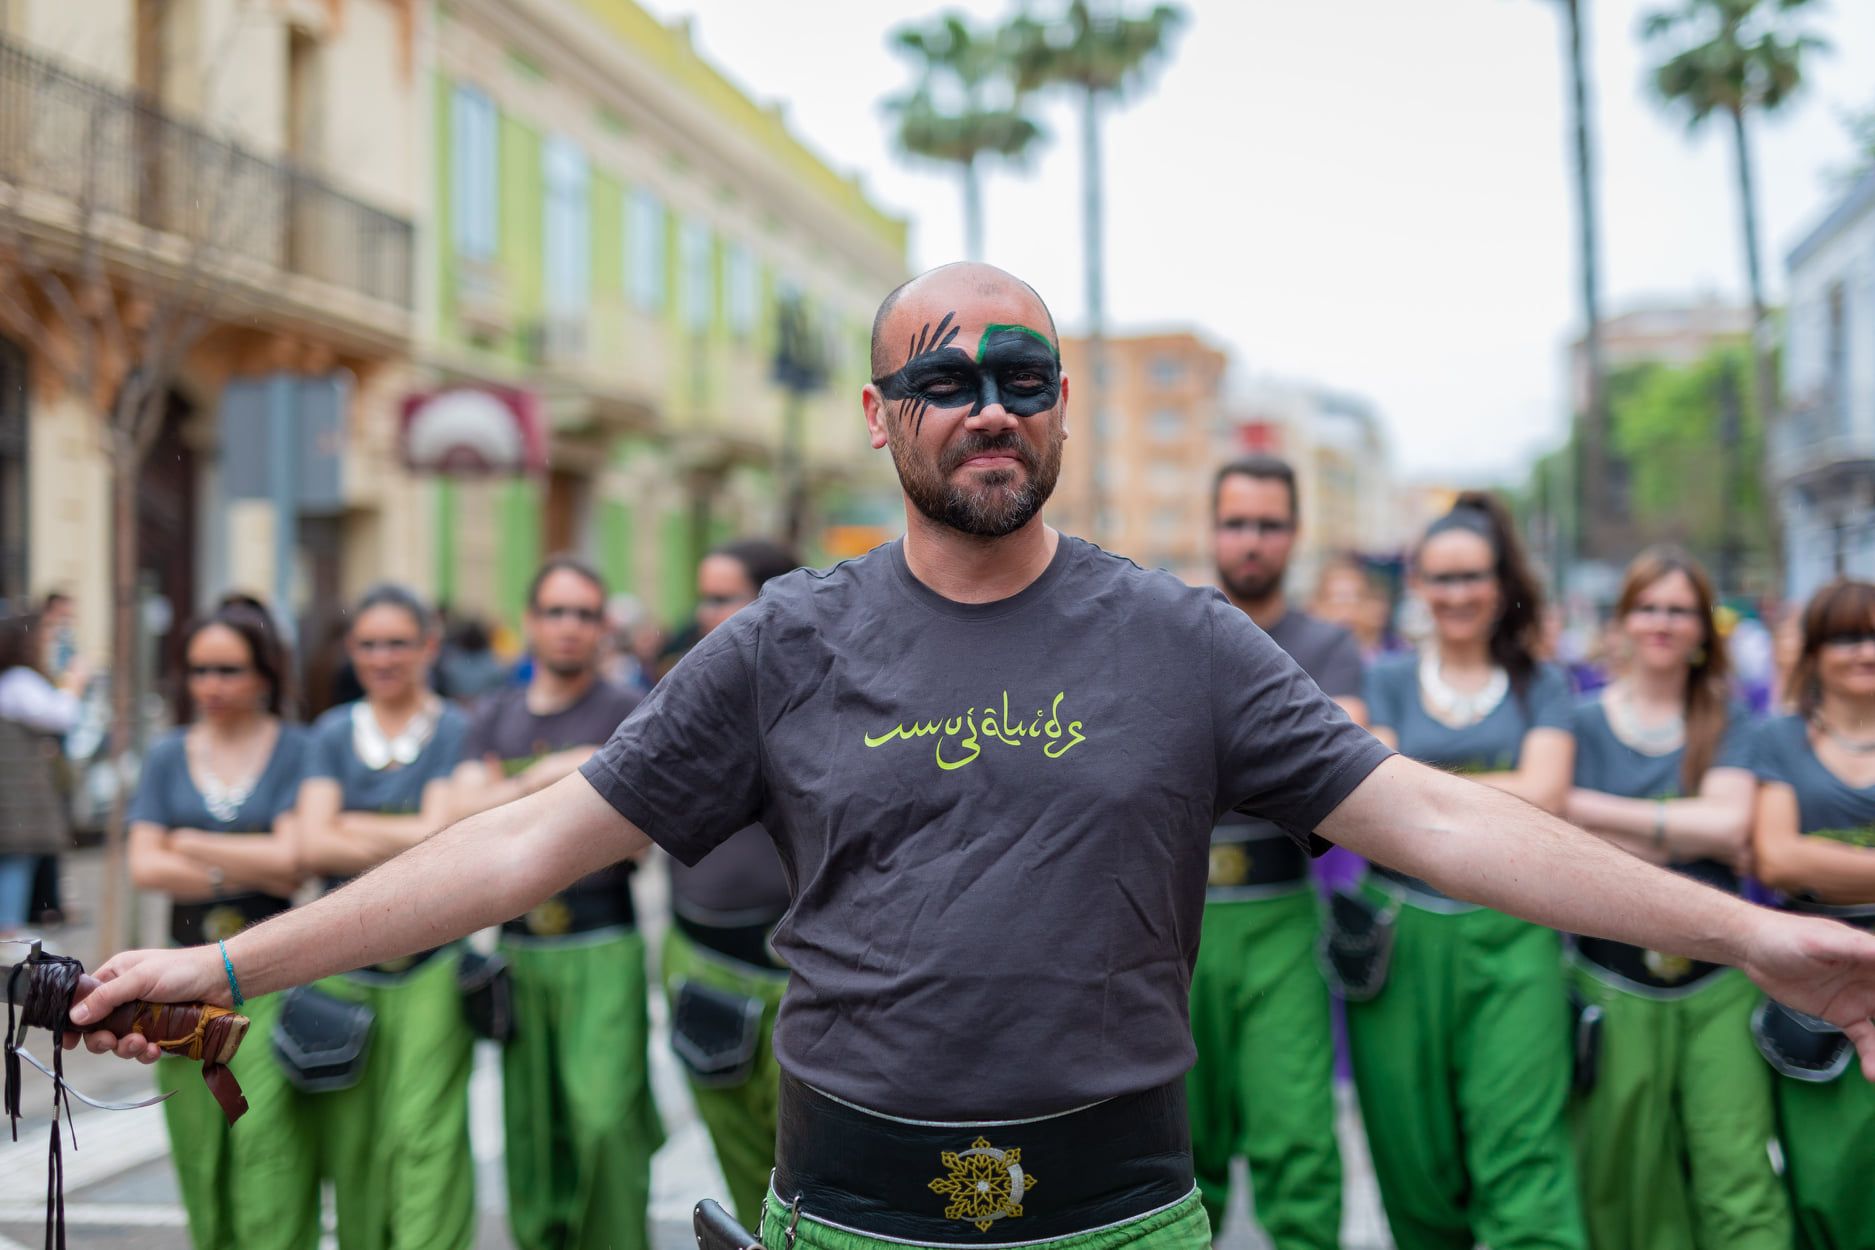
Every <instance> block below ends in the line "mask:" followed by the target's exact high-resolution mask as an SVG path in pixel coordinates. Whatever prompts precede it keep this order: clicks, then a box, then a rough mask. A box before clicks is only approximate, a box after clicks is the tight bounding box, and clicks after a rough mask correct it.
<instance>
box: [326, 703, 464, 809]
mask: <svg viewBox="0 0 1875 1250" xmlns="http://www.w3.org/2000/svg"><path fill="white" fill-rule="evenodd" d="M468 727H469V718H468V717H467V716H465V715H463V712H462V709H461V708H458V707H457V706H456V705H455V704H453V703H445V704H443V710H442V712H441V714H439V715H438V717H437V719H436V731H435V732H434V733H432V734H431V735H430V740H429V741H428V742H426V743H424V744H423V750H422V751H420V752H419V753H418V754H417V758H416V760H415V761H414V762H413V763H411V764H408V765H405V766H404V767H402V768H382V769H377V770H375V771H374V770H372V769H369V768H366V767H365V766H364V763H363V762H362V761H361V760H359V758H358V755H357V753H356V752H354V751H353V750H352V705H351V704H349V703H341V704H339V706H337V707H335V708H330V709H328V710H327V711H326V712H325V714H324V715H322V716H321V717H320V718H319V719H318V720H316V721H314V722H313V726H312V732H311V737H312V740H311V742H309V743H308V744H307V748H306V771H305V775H304V777H302V778H301V780H303V781H309V780H311V779H312V778H314V777H329V778H331V779H332V780H334V781H336V782H338V783H339V791H340V794H341V798H340V800H339V807H340V810H342V811H347V812H380V813H383V814H384V815H387V816H403V815H411V814H413V813H415V812H418V811H420V810H422V807H423V787H424V786H426V785H428V784H429V783H430V782H432V781H434V780H436V779H437V778H439V777H447V776H449V774H450V773H451V772H452V771H453V770H454V769H455V767H456V763H457V761H459V760H460V759H461V758H462V741H463V737H464V735H465V733H466V732H467V730H468Z"/></svg>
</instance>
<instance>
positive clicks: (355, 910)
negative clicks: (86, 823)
mask: <svg viewBox="0 0 1875 1250" xmlns="http://www.w3.org/2000/svg"><path fill="white" fill-rule="evenodd" d="M648 841H649V839H647V838H646V836H645V835H644V833H643V832H642V831H641V830H639V828H638V827H637V826H636V825H633V824H632V823H631V822H630V821H628V820H626V819H625V818H624V817H623V816H621V815H619V813H618V811H617V810H616V809H614V808H613V806H612V805H611V804H610V803H608V802H606V801H605V799H603V798H601V797H600V795H599V792H598V791H596V790H594V789H593V787H592V784H591V783H590V782H588V781H587V780H586V779H585V778H584V777H581V776H571V777H567V778H565V779H564V780H562V781H560V782H558V783H556V784H554V785H553V786H550V787H548V788H547V789H545V790H543V791H541V792H540V793H538V794H533V795H529V796H528V797H527V798H524V799H521V800H518V801H516V802H514V803H510V804H508V805H507V806H505V807H497V808H493V809H491V810H489V811H486V812H482V813H480V814H479V815H476V816H471V817H469V818H468V819H467V820H463V821H461V822H459V823H457V824H454V825H451V826H450V827H449V828H447V829H445V830H443V831H442V832H440V833H438V834H436V835H435V836H434V837H431V838H429V839H428V840H426V841H424V842H422V843H419V844H418V845H416V846H414V847H412V848H411V849H410V850H408V851H405V852H404V853H403V854H401V855H399V856H397V857H396V858H395V859H391V860H388V861H386V862H385V863H384V864H382V865H380V866H379V867H377V868H375V869H373V870H372V871H370V872H368V873H366V874H365V875H364V876H362V877H360V878H358V879H357V880H356V881H354V882H352V883H351V884H349V885H347V886H345V887H344V888H343V889H341V890H338V891H336V892H334V893H332V894H329V895H327V896H326V897H324V898H321V899H318V900H317V901H315V902H312V903H308V904H307V905H306V906H304V907H297V908H294V909H293V910H292V911H289V912H285V913H282V914H281V915H279V916H276V917H274V918H272V919H270V920H267V921H265V922H263V923H261V924H257V925H255V926H254V927H253V928H251V929H247V930H245V931H243V932H242V933H241V934H240V935H239V936H237V937H232V938H229V939H228V943H227V946H228V957H229V959H230V960H231V961H232V962H233V964H234V968H235V973H236V975H237V976H238V977H239V978H240V982H241V992H242V994H243V995H247V996H253V995H256V994H266V993H269V992H271V991H274V990H280V989H285V988H286V987H288V986H291V985H303V984H305V983H306V982H308V981H316V980H318V979H319V978H320V977H323V976H330V975H332V974H333V973H338V972H347V971H350V970H351V969H353V968H362V967H365V966H367V965H370V964H374V963H382V962H384V961H385V960H388V959H396V958H398V957H400V956H403V955H409V954H413V953H415V952H417V951H420V950H427V949H429V948H430V947H432V946H440V945H442V944H443V943H445V942H450V941H454V940H455V939H456V938H459V937H463V936H464V935H466V934H470V933H473V932H475V931H476V930H477V929H482V928H486V927H487V926H489V925H492V924H500V923H501V922H502V921H504V920H509V919H512V918H513V917H515V916H518V915H521V914H522V913H523V912H525V911H527V910H528V909H529V908H531V907H533V906H534V905H535V904H537V903H539V902H540V901H541V900H542V899H544V898H547V897H548V896H549V895H551V894H553V893H555V892H556V891H558V890H561V889H564V888H565V887H566V886H568V885H571V884H572V883H573V882H574V881H577V880H578V879H579V878H581V877H583V876H585V875H586V874H587V873H589V872H593V871H596V870H597V869H599V868H603V867H604V866H606V865H607V864H611V863H614V862H616V861H618V860H621V859H624V858H625V857H626V856H629V855H635V854H637V853H639V852H641V851H642V850H644V848H645V846H646V844H647V843H648ZM96 975H97V978H98V980H99V981H101V982H102V983H103V984H102V985H100V986H99V987H98V989H96V990H94V991H93V992H92V993H91V994H90V995H88V996H87V997H85V998H84V999H82V1000H81V1001H80V1002H79V1003H78V1004H77V1005H76V1006H75V1007H73V1009H72V1018H73V1019H74V1020H75V1021H77V1022H78V1023H80V1024H83V1023H85V1022H86V1021H89V1020H92V1019H98V1018H101V1017H103V1016H105V1015H107V1014H109V1013H110V1011H111V1009H112V1008H113V1007H116V1006H117V1005H118V1004H119V1003H125V1002H129V1001H131V1000H133V999H138V998H144V999H150V1000H152V1001H155V1002H190V1001H195V1000H203V1001H207V1002H212V1003H220V1004H223V1005H228V1004H229V1003H230V1002H231V995H230V994H229V991H228V977H227V972H226V970H225V969H224V968H223V966H222V961H221V952H220V951H219V950H218V949H217V948H215V947H214V946H193V947H186V948H184V949H182V950H149V951H126V952H125V953H123V954H121V955H117V956H115V957H113V958H112V959H110V960H109V961H108V962H106V963H105V964H104V965H103V966H102V967H100V968H99V969H98V970H97V972H96ZM85 1040H86V1045H87V1046H88V1047H89V1048H90V1049H92V1050H95V1051H103V1050H107V1049H114V1050H116V1051H117V1053H118V1054H120V1055H123V1056H124V1057H125V1058H132V1057H135V1058H143V1059H146V1060H147V1059H154V1058H155V1057H156V1055H155V1049H156V1048H155V1047H154V1046H150V1045H148V1044H146V1043H144V1042H143V1040H142V1039H140V1038H134V1037H133V1038H113V1037H111V1036H110V1035H108V1034H105V1033H91V1034H87V1035H86V1039H85Z"/></svg>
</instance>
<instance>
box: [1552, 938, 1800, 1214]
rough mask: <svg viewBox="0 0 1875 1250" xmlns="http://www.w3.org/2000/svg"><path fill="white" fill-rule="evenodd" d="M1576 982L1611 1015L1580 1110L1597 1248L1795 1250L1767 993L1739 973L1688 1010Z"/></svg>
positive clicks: (1593, 980) (1684, 1003)
mask: <svg viewBox="0 0 1875 1250" xmlns="http://www.w3.org/2000/svg"><path fill="white" fill-rule="evenodd" d="M1572 979H1573V981H1574V983H1575V986H1576V989H1577V991H1578V992H1579V993H1580V994H1581V995H1582V996H1583V998H1584V999H1585V1000H1587V1001H1588V1002H1591V1003H1595V1004H1597V1005H1599V1006H1600V1007H1601V1009H1602V1012H1603V1016H1602V1029H1601V1052H1600V1057H1599V1060H1598V1062H1597V1063H1596V1078H1595V1086H1594V1088H1593V1089H1591V1090H1589V1091H1588V1093H1587V1094H1585V1095H1583V1094H1578V1095H1577V1096H1576V1097H1575V1098H1574V1100H1573V1105H1572V1108H1571V1109H1572V1113H1573V1114H1572V1119H1573V1121H1574V1126H1575V1141H1576V1164H1577V1167H1578V1169H1579V1170H1580V1174H1581V1178H1582V1203H1583V1209H1584V1210H1583V1213H1584V1215H1585V1216H1586V1218H1587V1220H1588V1226H1589V1241H1590V1244H1591V1245H1593V1246H1594V1247H1595V1250H1788V1247H1789V1246H1790V1238H1791V1227H1790V1207H1789V1204H1788V1202H1787V1201H1786V1200H1785V1197H1784V1187H1783V1182H1782V1181H1781V1180H1780V1179H1779V1178H1778V1175H1777V1173H1776V1171H1775V1170H1774V1169H1773V1167H1772V1165H1771V1151H1770V1143H1771V1138H1772V1135H1773V1134H1774V1133H1775V1132H1776V1117H1775V1114H1774V1112H1773V1110H1772V1106H1771V1076H1772V1073H1771V1070H1770V1068H1769V1067H1767V1066H1766V1065H1765V1062H1764V1060H1763V1059H1762V1058H1760V1057H1759V1055H1758V1050H1757V1047H1755V1046H1753V1045H1752V1042H1751V1020H1750V1018H1751V1009H1752V1006H1753V1005H1754V1004H1755V1003H1756V1002H1757V1000H1758V991H1757V989H1756V987H1754V986H1753V985H1752V983H1751V982H1750V981H1749V980H1747V979H1746V978H1745V976H1744V974H1742V973H1739V972H1733V971H1729V970H1728V971H1725V972H1721V973H1719V974H1717V975H1716V976H1714V977H1713V979H1712V980H1710V981H1708V982H1706V983H1705V984H1703V985H1701V986H1700V987H1699V988H1697V989H1695V990H1693V991H1692V992H1691V993H1688V994H1683V995H1681V996H1680V997H1677V998H1655V997H1651V996H1648V995H1644V994H1639V993H1633V992H1630V991H1627V990H1623V989H1620V988H1617V987H1616V986H1613V985H1610V984H1609V983H1608V982H1606V981H1604V980H1602V979H1601V978H1600V977H1599V976H1597V975H1596V974H1595V972H1593V971H1591V970H1590V969H1588V968H1586V967H1577V968H1576V969H1574V970H1573V972H1572Z"/></svg>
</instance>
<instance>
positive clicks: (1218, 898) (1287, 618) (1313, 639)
mask: <svg viewBox="0 0 1875 1250" xmlns="http://www.w3.org/2000/svg"><path fill="white" fill-rule="evenodd" d="M1265 632H1267V633H1268V634H1269V637H1270V641H1272V642H1274V643H1275V644H1276V645H1277V646H1279V647H1281V648H1282V649H1283V650H1284V651H1285V652H1287V653H1288V655H1289V658H1290V659H1292V660H1294V661H1295V662H1296V663H1297V664H1298V665H1299V666H1300V667H1301V669H1302V671H1303V672H1305V673H1307V674H1308V675H1309V676H1310V678H1312V679H1313V680H1314V682H1315V684H1316V685H1318V686H1320V687H1321V689H1322V693H1323V694H1325V695H1327V696H1328V697H1329V698H1331V699H1344V698H1349V697H1358V696H1359V695H1360V693H1361V647H1360V644H1359V643H1357V642H1356V641H1355V640H1354V635H1353V634H1351V633H1349V632H1348V631H1347V630H1345V629H1343V628H1342V627H1341V626H1339V625H1331V624H1329V623H1328V622H1327V621H1323V620H1317V619H1316V618H1315V617H1312V616H1310V615H1309V614H1308V613H1306V612H1298V611H1296V610H1295V609H1293V608H1292V609H1290V610H1289V611H1287V612H1284V613H1283V615H1282V617H1281V618H1280V619H1279V620H1277V622H1276V623H1275V624H1274V625H1272V626H1270V627H1269V629H1268V630H1267V631H1265ZM1283 836H1284V834H1283V830H1282V828H1281V826H1279V825H1276V824H1273V823H1271V822H1270V821H1267V820H1263V819H1261V818H1259V817H1256V816H1251V815H1248V814H1246V813H1244V812H1237V811H1230V812H1225V813H1224V815H1223V816H1221V817H1220V818H1219V819H1218V822H1217V828H1216V829H1215V830H1213V831H1212V834H1211V844H1212V858H1211V885H1210V890H1209V892H1208V894H1207V897H1208V898H1209V899H1210V900H1211V901H1212V902H1229V901H1231V900H1233V899H1251V898H1257V897H1262V896H1264V895H1266V894H1268V893H1271V892H1272V891H1271V888H1270V887H1267V886H1260V885H1245V884H1242V882H1243V880H1244V878H1245V871H1246V869H1245V866H1246V865H1247V863H1248V858H1247V857H1248V856H1250V855H1256V856H1259V857H1262V858H1265V859H1267V857H1268V853H1267V852H1258V851H1256V850H1255V848H1254V847H1250V846H1249V845H1248V844H1250V843H1265V842H1267V841H1269V840H1271V839H1277V838H1281V837H1283ZM1239 846H1241V847H1244V848H1245V854H1244V855H1238V854H1236V853H1234V852H1232V851H1228V850H1227V849H1226V848H1231V847H1239ZM1277 853H1278V854H1280V853H1281V852H1277ZM1293 869H1294V871H1297V872H1300V873H1301V874H1302V875H1301V876H1300V877H1297V878H1295V879H1293V880H1285V882H1284V883H1283V884H1282V885H1280V886H1277V887H1275V890H1276V891H1278V892H1283V891H1293V890H1296V889H1301V888H1302V887H1303V886H1304V885H1305V884H1306V882H1307V876H1306V870H1305V869H1304V867H1303V866H1302V865H1294V866H1293ZM1283 875H1284V876H1285V877H1288V876H1289V874H1288V873H1285V874H1283Z"/></svg>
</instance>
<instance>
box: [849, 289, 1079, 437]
mask: <svg viewBox="0 0 1875 1250" xmlns="http://www.w3.org/2000/svg"><path fill="white" fill-rule="evenodd" d="M956 315H957V314H956V313H955V312H948V313H945V314H944V319H943V320H942V321H939V322H938V323H937V325H936V326H935V327H933V326H931V325H929V324H927V325H926V326H925V327H924V328H923V329H922V330H920V331H919V332H918V334H917V335H915V336H914V337H913V338H912V341H911V345H910V348H909V355H908V356H907V358H906V360H905V363H904V364H903V365H901V366H900V367H899V369H898V371H897V372H896V373H892V374H890V375H888V376H886V377H883V378H874V379H873V385H875V386H877V387H878V388H879V393H880V394H881V395H883V396H885V398H887V399H890V400H896V401H898V405H899V408H898V416H899V420H900V421H901V422H903V421H906V420H912V421H913V425H912V429H913V432H914V433H917V432H919V431H922V430H923V428H924V417H925V413H926V412H927V411H929V410H930V409H932V408H938V409H942V410H944V411H950V410H952V409H957V408H968V409H969V410H970V415H972V416H974V415H976V414H977V413H979V412H982V411H983V410H984V409H985V408H987V407H989V406H990V405H991V404H1001V405H1002V406H1003V408H1005V409H1006V410H1007V411H1008V412H1009V413H1010V415H1011V416H1016V417H1032V416H1035V415H1036V414H1037V413H1042V412H1047V411H1049V410H1050V409H1052V408H1054V407H1055V405H1056V404H1058V403H1059V402H1061V361H1060V359H1059V358H1058V357H1057V356H1056V354H1055V349H1054V345H1053V344H1051V343H1050V342H1049V341H1048V339H1047V338H1046V337H1045V336H1044V335H1042V334H1040V333H1039V332H1037V331H1035V330H1031V329H1029V328H1028V327H1027V326H1017V325H992V326H988V327H986V328H985V329H984V331H983V337H982V339H981V340H979V341H978V343H977V355H976V359H975V360H972V359H971V358H970V355H969V353H968V352H965V351H964V350H963V349H962V348H959V347H955V346H953V345H952V344H953V343H954V342H955V340H956V338H957V331H958V329H959V327H958V326H956V325H954V324H953V318H955V317H956Z"/></svg>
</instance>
